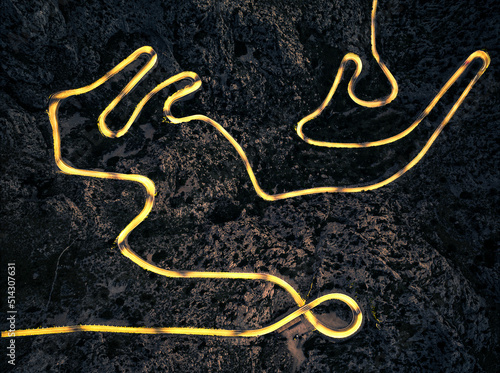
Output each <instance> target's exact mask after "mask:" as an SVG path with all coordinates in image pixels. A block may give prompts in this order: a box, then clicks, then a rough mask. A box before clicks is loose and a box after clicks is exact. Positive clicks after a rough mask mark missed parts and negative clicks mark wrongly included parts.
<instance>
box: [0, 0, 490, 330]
mask: <svg viewBox="0 0 500 373" xmlns="http://www.w3.org/2000/svg"><path fill="white" fill-rule="evenodd" d="M376 9H377V0H374V1H373V9H372V14H371V44H372V54H373V57H374V58H375V60H376V61H377V63H378V65H379V66H380V68H381V69H382V71H383V72H384V74H385V76H386V77H387V79H388V80H389V82H390V84H391V93H390V94H389V95H388V96H386V97H384V98H382V99H378V100H373V101H364V100H361V99H359V98H358V97H357V96H356V94H355V92H354V91H355V87H356V81H357V79H358V77H359V75H360V74H361V71H362V63H361V59H360V57H359V56H358V55H356V54H354V53H348V54H346V55H345V56H344V58H343V59H342V62H341V64H340V67H339V69H338V72H337V75H336V77H335V80H334V83H333V85H332V87H331V89H330V91H329V93H328V95H327V97H326V99H325V100H324V101H323V103H322V104H321V105H320V106H319V107H318V108H317V109H316V110H315V111H313V112H312V113H310V114H309V115H307V116H306V117H304V118H303V119H302V120H300V121H299V122H298V124H297V128H296V131H297V134H298V135H299V137H300V138H301V139H303V140H304V141H306V142H307V143H309V144H312V145H315V146H322V147H330V148H364V147H372V146H380V145H386V144H390V143H392V142H394V141H397V140H399V139H401V138H403V137H405V136H406V135H408V134H409V133H410V132H411V131H413V130H414V129H415V128H416V127H417V126H418V125H419V124H420V123H421V122H422V120H423V119H424V118H425V117H426V116H427V115H428V114H429V113H430V112H431V110H432V109H433V108H434V107H435V106H436V104H437V103H438V101H439V100H440V99H441V98H442V97H443V95H444V94H445V93H446V91H447V90H448V89H449V88H450V87H451V86H452V85H453V84H454V83H455V82H456V81H457V79H458V78H459V77H460V76H461V75H462V74H463V73H464V72H465V70H466V69H467V67H468V66H469V65H470V63H471V62H472V61H474V60H476V59H479V60H481V61H482V66H481V68H480V70H479V71H478V72H477V73H476V75H475V76H474V79H473V80H472V81H471V82H470V83H469V84H468V85H467V87H466V88H465V90H464V91H463V92H462V94H461V95H460V97H459V98H458V100H457V101H456V102H455V104H454V105H453V107H452V108H451V109H450V111H449V112H448V114H447V115H446V117H445V118H444V120H443V121H442V122H441V123H440V124H439V126H438V127H437V129H436V130H435V131H434V133H433V134H432V135H431V137H430V139H429V140H428V141H427V143H426V144H425V145H424V147H423V148H422V150H421V151H420V152H419V153H418V154H417V155H416V156H415V157H414V158H413V159H412V160H411V161H410V162H409V163H408V164H407V165H406V166H405V167H403V168H402V169H401V170H399V171H398V172H397V173H395V174H394V175H392V176H390V177H388V178H387V179H385V180H382V181H379V182H376V183H372V184H368V185H364V186H346V187H317V188H309V189H302V190H296V191H292V192H286V193H279V194H268V193H266V192H264V191H263V190H262V188H261V187H260V185H259V183H258V181H257V178H256V177H255V174H254V172H253V169H252V167H251V165H250V162H249V160H248V158H247V156H246V154H245V152H244V150H243V148H242V147H241V146H240V145H239V144H238V143H237V142H236V140H235V139H234V138H233V137H232V136H231V135H230V134H229V133H228V132H227V131H226V130H225V129H224V127H222V126H221V125H220V124H219V123H217V122H216V121H214V120H213V119H211V118H209V117H207V116H204V115H200V114H196V115H191V116H187V117H182V118H176V117H174V116H173V115H172V113H171V107H172V105H173V104H174V103H175V102H177V101H179V100H180V99H182V98H184V97H186V96H189V95H190V94H192V93H194V92H196V91H198V90H199V89H200V87H201V79H200V77H199V76H198V75H197V74H196V73H194V72H189V71H188V72H182V73H180V74H177V75H175V76H173V77H171V78H169V79H167V80H165V81H164V82H163V83H161V84H159V85H158V86H157V87H155V88H154V89H153V90H152V91H151V92H149V93H148V94H147V95H146V96H145V97H144V98H143V99H142V100H141V101H140V102H139V104H138V105H137V107H136V108H135V110H134V112H133V113H132V115H131V117H130V118H129V120H128V121H127V123H126V124H125V126H123V128H121V129H119V130H118V131H111V130H110V129H109V128H108V126H107V125H106V117H107V116H108V114H109V113H110V112H111V111H112V110H113V109H114V108H115V107H116V105H117V104H118V103H119V102H120V101H121V100H122V99H123V98H124V97H125V96H126V95H127V94H128V93H130V91H131V90H132V89H133V88H134V87H135V86H136V85H137V84H138V83H139V82H140V81H141V80H142V78H143V77H144V76H145V75H146V74H147V73H148V71H150V70H151V69H152V68H154V66H155V65H156V61H157V55H156V53H155V51H154V50H153V49H152V48H151V47H148V46H145V47H142V48H139V49H138V50H136V51H135V52H134V53H132V54H131V55H130V56H129V57H127V58H126V59H125V60H123V61H122V62H120V63H119V64H118V65H117V66H115V67H114V68H113V69H112V70H111V71H109V72H108V73H107V74H106V75H104V76H103V77H102V78H100V79H98V80H97V81H95V82H94V83H92V84H90V85H87V86H85V87H82V88H77V89H71V90H67V91H62V92H58V93H56V94H54V95H53V96H52V97H51V99H50V102H49V119H50V123H51V126H52V131H53V138H54V157H55V161H56V164H57V166H58V167H59V169H60V170H61V171H62V172H63V173H66V174H68V175H78V176H86V177H94V178H101V179H117V180H126V181H132V182H135V183H139V184H141V185H142V186H143V187H144V188H145V190H146V202H145V204H144V207H143V209H142V211H141V212H140V213H139V214H138V215H137V216H136V217H135V218H134V219H133V220H132V221H131V222H130V223H129V224H128V225H127V226H126V227H125V228H124V229H123V230H122V231H121V232H120V234H119V235H118V238H117V244H118V248H119V249H120V252H121V253H122V254H123V255H124V256H125V257H127V258H129V259H130V260H131V261H132V262H134V263H135V264H137V265H138V266H140V267H141V268H144V269H145V270H148V271H151V272H154V273H157V274H159V275H161V276H165V277H170V278H199V279H201V278H204V279H210V278H217V279H239V280H261V281H268V282H271V283H273V284H275V285H278V286H280V287H281V288H282V289H284V290H285V291H287V292H288V294H290V296H291V297H292V298H293V300H294V301H295V303H296V304H297V306H298V307H299V308H298V309H297V310H296V311H294V312H292V313H291V314H289V315H287V316H285V317H284V318H283V319H281V320H279V321H277V322H275V323H274V324H271V325H269V326H266V327H263V328H260V329H253V330H227V329H207V328H188V327H182V328H179V327H167V328H165V327H124V326H110V325H75V326H63V327H49V328H38V329H24V330H16V332H15V336H16V337H21V336H30V335H47V334H60V333H73V332H79V331H90V332H110V333H136V334H188V335H213V336H224V337H257V336H261V335H265V334H268V333H271V332H273V331H276V330H277V329H279V328H281V327H282V326H284V325H286V324H287V323H289V322H290V321H292V320H293V319H295V318H297V317H300V316H304V317H305V318H306V319H307V321H309V322H310V323H311V324H312V325H313V326H314V327H315V328H316V330H318V331H319V332H320V333H322V334H324V335H326V336H328V337H331V338H348V337H350V336H352V335H354V334H355V333H356V332H358V331H359V329H360V328H361V326H362V324H363V313H362V312H361V308H360V307H359V305H358V304H357V302H356V301H355V300H354V299H353V298H351V297H350V296H348V295H345V294H342V293H330V294H327V295H323V296H321V297H319V298H317V299H315V300H313V301H311V302H309V303H307V304H306V301H305V300H304V299H303V298H302V297H301V296H300V295H299V293H298V292H297V291H296V290H295V289H294V288H293V287H292V286H291V285H290V284H289V283H288V282H286V281H285V280H283V279H281V278H279V277H277V276H274V275H270V274H265V273H250V272H202V271H176V270H168V269H163V268H160V267H158V266H156V265H154V264H152V263H149V262H147V261H146V260H144V259H142V258H141V257H140V256H138V255H137V254H136V253H134V252H133V251H132V250H131V248H130V246H129V244H128V236H129V235H130V233H131V232H132V231H133V230H134V229H135V228H136V227H137V226H138V225H139V224H140V223H142V222H143V221H144V219H146V217H147V216H148V214H149V213H150V212H151V210H152V208H153V204H154V197H155V184H154V183H153V181H151V180H150V179H148V178H147V177H145V176H142V175H136V174H120V173H113V172H103V171H93V170H84V169H77V168H74V167H72V166H70V165H68V164H67V163H65V162H64V160H63V159H62V156H61V137H60V132H59V119H58V110H59V107H60V105H61V103H62V102H63V101H64V100H65V99H67V98H69V97H72V96H77V95H81V94H85V93H88V92H90V91H92V90H94V89H96V88H97V87H99V86H100V85H102V84H103V83H105V82H106V81H108V80H109V79H111V78H112V77H113V76H114V75H116V74H117V73H118V72H120V71H122V70H123V69H124V68H125V67H126V66H128V65H129V64H131V63H132V62H134V61H135V60H137V59H138V58H139V56H141V55H143V54H146V55H148V56H149V57H150V59H149V60H148V62H147V63H146V64H145V65H144V66H143V67H142V68H141V69H140V71H139V72H138V73H137V74H136V75H135V76H134V77H133V78H132V80H131V81H130V82H129V83H128V84H127V85H126V86H125V88H123V90H122V91H121V92H120V93H119V94H118V96H117V97H116V98H115V99H114V100H113V101H112V102H111V103H110V104H109V105H108V106H107V107H106V109H104V111H103V112H102V113H101V115H100V116H99V120H98V127H99V130H100V131H101V133H102V134H103V135H104V136H106V137H111V138H115V137H121V136H123V135H124V134H125V133H127V131H128V130H129V128H130V126H131V125H132V124H133V123H134V121H135V120H136V118H137V117H138V115H139V114H140V112H141V110H142V108H143V107H144V105H145V104H146V103H147V102H148V101H149V99H151V97H153V96H154V95H155V94H156V93H158V92H159V91H161V90H163V89H164V88H167V87H168V86H170V85H171V84H172V83H176V82H179V81H182V80H186V79H187V80H189V81H190V82H191V83H190V84H189V85H188V86H186V87H184V88H183V89H181V90H179V91H177V92H175V93H174V94H172V95H171V96H169V97H168V98H167V100H166V101H165V104H164V107H163V112H164V115H165V116H166V117H167V118H168V120H169V121H170V122H172V123H187V122H190V121H193V120H199V121H203V122H206V123H208V124H210V125H212V126H213V127H215V128H216V129H217V130H218V131H219V132H220V133H221V134H222V135H223V136H224V137H225V138H226V139H227V140H228V141H229V142H230V143H231V145H232V146H233V147H234V148H235V149H236V151H237V152H238V154H239V156H240V157H241V159H242V161H243V163H244V164H245V167H246V170H247V173H248V175H249V177H250V180H251V181H252V185H253V187H254V189H255V191H256V193H257V194H258V195H259V196H260V197H261V198H263V199H265V200H267V201H276V200H281V199H286V198H292V197H298V196H304V195H309V194H317V193H338V192H342V193H355V192H362V191H367V190H373V189H377V188H380V187H382V186H384V185H387V184H389V183H391V182H393V181H394V180H396V179H397V178H399V177H400V176H401V175H403V174H404V173H406V172H407V171H408V170H410V169H411V168H412V167H413V166H415V165H416V164H417V163H418V162H419V161H420V160H421V159H422V157H423V156H424V155H425V153H426V152H427V151H428V150H429V148H430V147H431V145H432V144H433V143H434V141H435V140H436V138H437V137H438V135H439V134H440V133H441V131H442V130H443V128H444V127H445V126H446V124H447V123H448V122H449V121H450V119H451V118H452V117H453V115H454V114H455V112H456V111H457V109H458V107H459V106H460V105H461V104H462V102H463V101H464V99H465V97H466V96H467V95H468V94H469V92H470V90H471V89H472V87H473V85H474V84H475V83H476V82H477V81H478V79H479V78H480V77H481V75H482V74H483V73H484V71H485V70H486V69H487V68H488V65H489V63H490V57H489V55H488V54H487V53H486V52H483V51H476V52H474V53H472V54H471V55H470V56H469V57H468V58H467V59H466V61H465V62H464V63H463V64H462V65H461V66H460V67H459V69H458V70H457V71H456V72H455V73H454V74H453V76H452V77H451V78H450V79H449V80H448V81H447V82H446V84H445V85H444V86H443V87H442V88H441V90H440V91H439V92H438V94H437V95H436V97H434V99H433V100H432V101H431V102H430V104H429V105H428V106H427V107H426V108H425V110H424V111H423V112H422V113H421V114H420V115H419V117H418V118H417V120H416V121H415V122H413V123H412V124H411V125H410V126H409V127H408V128H407V129H406V130H404V131H403V132H401V133H399V134H397V135H394V136H392V137H389V138H386V139H382V140H377V141H372V142H364V143H336V142H324V141H317V140H313V139H310V138H308V137H307V136H305V135H304V133H303V130H302V129H303V126H304V125H305V124H306V123H307V122H309V121H311V120H312V119H314V118H316V117H317V116H318V115H320V114H321V112H322V111H323V110H324V109H325V108H326V106H327V105H328V104H329V103H330V101H331V99H332V97H333V95H334V93H335V91H336V89H337V87H338V85H339V83H340V81H341V79H342V77H343V73H344V69H345V66H346V65H347V64H348V63H349V61H352V62H354V63H355V65H356V70H355V72H354V74H353V76H352V77H351V79H350V81H349V85H348V92H349V96H350V97H351V99H352V100H353V101H354V102H356V103H357V104H359V105H361V106H365V107H380V106H383V105H386V104H388V103H390V102H391V101H392V100H394V99H395V98H396V96H397V93H398V85H397V82H396V79H395V78H394V76H393V75H392V74H391V72H390V71H389V69H388V68H387V67H386V65H385V64H384V63H383V62H382V61H381V60H380V56H379V54H378V52H377V49H376V42H375V35H376V32H375V16H376ZM331 300H338V301H341V302H343V303H345V304H346V305H347V306H348V307H349V308H350V309H351V311H352V320H351V322H350V324H349V325H348V326H347V327H345V328H343V329H340V330H338V329H331V328H329V327H327V326H326V325H325V324H323V323H322V322H321V321H320V320H319V319H318V318H317V317H316V316H315V315H314V314H313V312H312V311H311V310H312V309H313V308H315V307H317V306H318V305H319V304H321V303H324V302H327V301H331ZM7 336H8V332H7V331H5V332H2V337H7Z"/></svg>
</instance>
